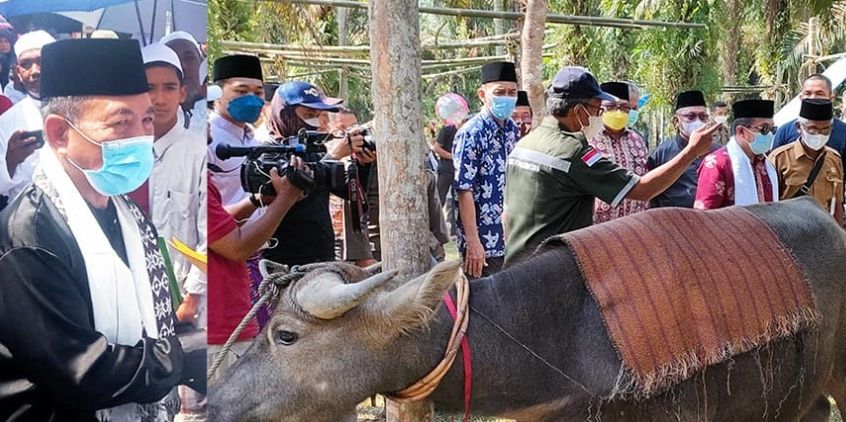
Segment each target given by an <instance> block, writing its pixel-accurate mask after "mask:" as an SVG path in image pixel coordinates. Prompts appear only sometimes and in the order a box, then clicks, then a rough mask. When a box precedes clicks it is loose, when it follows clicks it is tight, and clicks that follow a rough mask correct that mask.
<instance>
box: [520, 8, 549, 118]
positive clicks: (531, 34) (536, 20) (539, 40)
mask: <svg viewBox="0 0 846 422" xmlns="http://www.w3.org/2000/svg"><path fill="white" fill-rule="evenodd" d="M547 8H548V4H547V0H528V1H527V3H526V19H525V20H524V21H523V32H522V34H523V37H522V39H521V42H520V46H521V49H522V51H521V52H520V75H521V77H522V80H521V82H522V84H523V90H524V91H526V94H527V96H528V97H529V105H530V106H531V107H532V127H538V126H540V123H541V120H543V117H544V116H545V115H546V102H545V100H544V86H543V67H542V66H541V65H542V59H543V38H544V33H545V32H544V30H545V20H544V17H545V16H546V12H547Z"/></svg>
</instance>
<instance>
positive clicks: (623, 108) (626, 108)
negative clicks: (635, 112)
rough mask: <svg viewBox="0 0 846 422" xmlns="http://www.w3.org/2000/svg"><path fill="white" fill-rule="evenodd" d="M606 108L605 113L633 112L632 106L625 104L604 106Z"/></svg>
mask: <svg viewBox="0 0 846 422" xmlns="http://www.w3.org/2000/svg"><path fill="white" fill-rule="evenodd" d="M604 108H605V111H617V110H620V111H622V112H624V113H628V112H630V111H632V106H630V105H628V104H625V105H618V104H610V105H607V106H604Z"/></svg>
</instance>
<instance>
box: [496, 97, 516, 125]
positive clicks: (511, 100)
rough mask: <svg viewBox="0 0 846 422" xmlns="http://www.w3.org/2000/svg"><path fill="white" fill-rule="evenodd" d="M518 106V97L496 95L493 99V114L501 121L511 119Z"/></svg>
mask: <svg viewBox="0 0 846 422" xmlns="http://www.w3.org/2000/svg"><path fill="white" fill-rule="evenodd" d="M516 106H517V97H509V96H505V95H494V96H493V98H491V114H493V116H494V117H496V118H497V119H499V120H505V119H507V118H510V117H511V112H512V111H514V107H516Z"/></svg>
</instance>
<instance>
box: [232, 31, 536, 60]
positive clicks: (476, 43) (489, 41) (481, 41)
mask: <svg viewBox="0 0 846 422" xmlns="http://www.w3.org/2000/svg"><path fill="white" fill-rule="evenodd" d="M519 37H520V35H519V34H517V33H510V34H504V35H501V36H491V37H479V38H470V39H466V40H449V41H444V42H429V43H425V44H423V49H425V50H438V49H445V50H446V49H461V48H474V47H485V46H489V45H500V44H507V43H508V42H509V41H510V40H512V39H517V38H519ZM220 45H221V46H222V47H223V48H226V49H231V50H249V51H290V52H310V53H317V54H349V55H357V54H367V53H369V52H370V47H368V46H362V45H355V46H352V45H351V46H321V45H315V46H314V47H307V46H299V45H290V44H268V43H254V42H244V41H230V40H224V41H221V42H220Z"/></svg>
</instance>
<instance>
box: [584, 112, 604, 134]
mask: <svg viewBox="0 0 846 422" xmlns="http://www.w3.org/2000/svg"><path fill="white" fill-rule="evenodd" d="M582 110H584V111H585V113H587V115H588V121H589V122H588V125H587V127H585V126H584V125H582V122H581V120H579V125H580V126H581V127H582V133H584V134H585V138H587V139H588V140H591V139H593V137H594V136H596V135H597V134H598V133H599V132H600V131H601V130H602V127H603V126H604V124H603V123H602V116H591V115H590V113H588V111H587V107H585V106H583V105H582Z"/></svg>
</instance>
